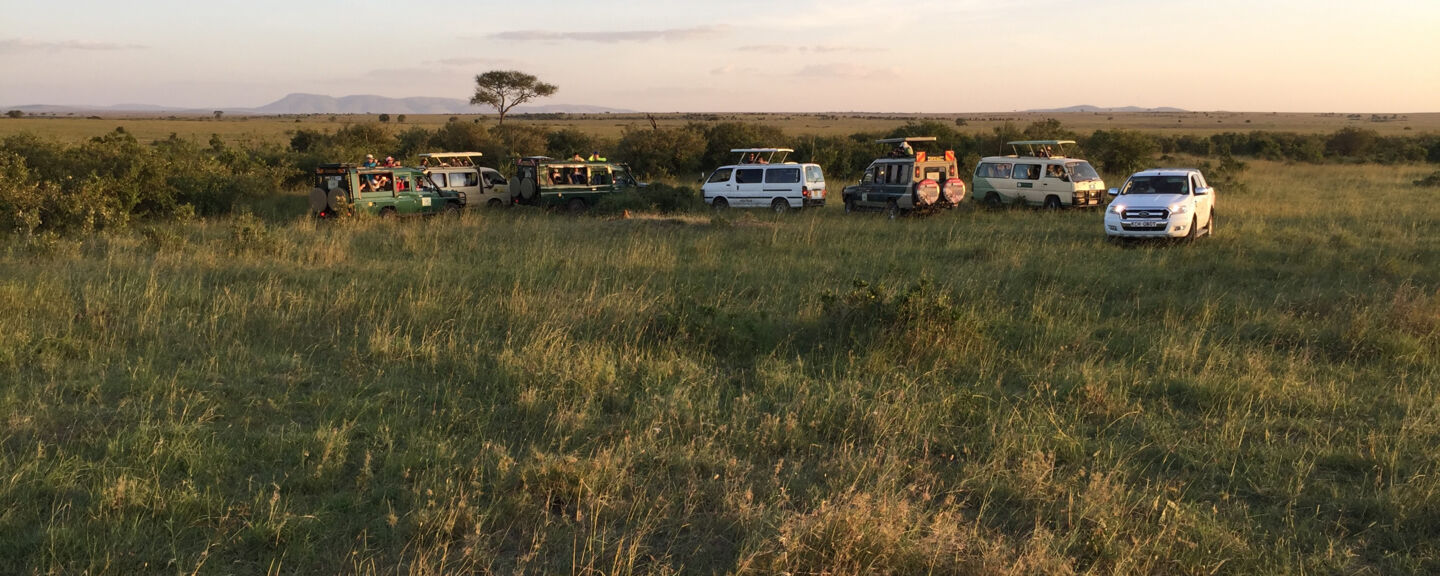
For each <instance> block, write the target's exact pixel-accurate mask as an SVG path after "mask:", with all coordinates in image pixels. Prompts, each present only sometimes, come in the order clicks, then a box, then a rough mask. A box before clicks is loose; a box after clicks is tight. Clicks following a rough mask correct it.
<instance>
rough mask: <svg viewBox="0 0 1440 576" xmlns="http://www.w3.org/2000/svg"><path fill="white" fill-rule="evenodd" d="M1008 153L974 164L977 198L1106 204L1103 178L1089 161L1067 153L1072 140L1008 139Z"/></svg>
mask: <svg viewBox="0 0 1440 576" xmlns="http://www.w3.org/2000/svg"><path fill="white" fill-rule="evenodd" d="M1008 145H1009V146H1010V149H1011V150H1012V151H1013V152H1014V153H1013V154H1011V155H1009V156H990V157H987V158H983V159H981V160H980V163H979V164H977V165H976V166H975V182H974V185H973V186H972V188H973V189H974V191H975V197H976V198H979V199H980V200H981V201H983V202H985V203H986V204H989V205H992V206H1000V205H1006V204H1025V205H1028V206H1041V207H1044V208H1061V207H1071V206H1073V207H1090V208H1098V207H1100V206H1102V205H1104V203H1105V200H1104V195H1105V182H1104V181H1103V180H1101V179H1100V174H1099V173H1098V172H1096V171H1095V167H1093V166H1091V165H1090V163H1089V162H1086V161H1084V160H1081V159H1079V158H1068V157H1066V156H1065V146H1074V145H1075V141H1074V140H1023V141H1018V142H1010V143H1008Z"/></svg>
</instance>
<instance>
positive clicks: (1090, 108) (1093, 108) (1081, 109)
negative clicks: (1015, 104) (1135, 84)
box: [1026, 104, 1187, 114]
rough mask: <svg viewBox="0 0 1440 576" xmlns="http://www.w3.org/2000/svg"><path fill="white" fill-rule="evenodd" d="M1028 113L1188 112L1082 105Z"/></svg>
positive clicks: (1172, 109) (1165, 108) (1164, 108)
mask: <svg viewBox="0 0 1440 576" xmlns="http://www.w3.org/2000/svg"><path fill="white" fill-rule="evenodd" d="M1026 112H1035V113H1041V114H1065V113H1070V112H1102V113H1109V112H1187V110H1185V109H1182V108H1171V107H1169V106H1161V107H1159V108H1141V107H1139V106H1118V107H1112V108H1102V107H1100V106H1091V105H1089V104H1081V105H1079V106H1067V107H1065V108H1046V109H1041V110H1026Z"/></svg>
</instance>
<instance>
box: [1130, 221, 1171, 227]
mask: <svg viewBox="0 0 1440 576" xmlns="http://www.w3.org/2000/svg"><path fill="white" fill-rule="evenodd" d="M1125 225H1126V226H1129V227H1131V228H1164V227H1165V223H1164V222H1126V223H1125Z"/></svg>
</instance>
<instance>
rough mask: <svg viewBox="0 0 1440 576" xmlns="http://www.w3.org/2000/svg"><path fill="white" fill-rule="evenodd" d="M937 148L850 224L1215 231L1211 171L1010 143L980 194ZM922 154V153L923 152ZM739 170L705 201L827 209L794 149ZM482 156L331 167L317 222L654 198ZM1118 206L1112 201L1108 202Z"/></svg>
mask: <svg viewBox="0 0 1440 576" xmlns="http://www.w3.org/2000/svg"><path fill="white" fill-rule="evenodd" d="M935 140H936V139H935V138H934V137H910V138H889V139H884V140H879V141H877V143H879V144H881V145H884V146H886V147H888V148H889V151H888V152H887V153H886V154H884V155H883V156H880V157H878V158H876V159H875V160H874V161H873V162H871V163H870V165H869V166H867V167H866V168H865V171H864V172H863V175H862V176H861V179H860V181H859V182H858V183H856V184H854V185H851V186H845V187H844V188H843V190H842V191H841V201H842V203H843V204H844V207H845V213H846V214H850V213H853V212H859V211H879V212H883V213H885V214H886V215H887V216H888V217H890V218H898V217H900V216H901V215H904V214H907V213H917V214H918V213H931V212H939V211H944V210H951V209H954V208H956V207H958V206H959V205H960V203H961V202H963V201H964V200H965V198H967V197H973V198H975V199H976V200H972V201H977V200H978V201H979V202H982V203H984V204H986V205H989V206H1006V205H1011V206H1021V205H1023V206H1034V207H1041V208H1046V209H1057V210H1058V209H1061V208H1096V209H1098V208H1101V207H1105V219H1104V226H1105V234H1106V236H1107V238H1109V239H1111V240H1119V239H1123V238H1177V237H1186V238H1196V237H1199V236H1203V235H1209V234H1213V233H1214V231H1215V189H1214V188H1213V187H1211V186H1210V185H1209V184H1208V183H1207V182H1206V181H1205V177H1204V175H1202V174H1201V173H1200V171H1199V170H1196V169H1193V168H1157V169H1150V170H1144V171H1141V172H1137V173H1135V174H1133V175H1131V176H1130V177H1129V178H1127V179H1126V181H1125V183H1124V184H1123V185H1122V186H1120V187H1119V188H1110V189H1108V190H1107V189H1106V188H1105V182H1104V181H1103V180H1102V179H1101V178H1100V175H1099V173H1098V172H1096V171H1095V168H1094V167H1093V166H1091V165H1090V163H1089V162H1086V161H1085V160H1083V159H1079V158H1071V157H1068V156H1066V153H1065V148H1066V147H1067V146H1069V147H1073V146H1074V145H1075V142H1074V141H1070V140H1027V141H1016V142H1010V143H1008V146H1009V147H1010V149H1011V151H1012V153H1011V154H1008V155H1002V156H989V157H986V158H982V159H981V160H980V162H979V163H978V164H977V165H976V167H975V172H974V173H973V178H972V182H973V188H974V190H973V194H970V193H968V192H969V191H968V190H967V188H966V185H965V181H964V180H962V179H961V178H960V175H959V166H958V163H957V160H956V157H955V153H954V152H953V151H950V150H944V151H931V150H927V149H925V148H929V147H931V146H933V144H934V143H935ZM917 148H919V149H917ZM731 152H732V153H734V154H738V155H739V156H738V160H737V161H736V162H734V163H731V164H727V165H724V166H721V167H719V168H716V169H715V171H713V172H711V173H710V176H709V177H708V178H706V179H705V180H704V183H703V184H702V185H701V188H700V191H701V195H702V197H703V198H704V201H705V203H706V204H707V205H710V206H711V207H713V208H714V209H716V210H728V209H732V208H736V209H741V208H768V209H770V210H773V211H775V212H777V213H784V212H788V211H790V210H805V209H812V208H819V207H823V206H825V203H826V199H827V187H826V183H825V172H824V170H823V169H822V168H821V167H820V165H819V164H814V163H796V162H789V161H787V157H788V155H789V154H791V153H793V152H794V150H792V149H789V148H737V149H734V150H731ZM481 156H482V155H481V154H480V153H479V152H445V153H430V154H421V155H420V158H421V166H419V167H365V166H358V165H354V164H325V165H321V166H320V167H319V168H317V169H316V175H315V182H316V185H315V188H314V189H313V190H311V192H310V210H311V212H312V213H313V214H314V215H316V216H319V217H332V216H337V215H340V214H343V213H354V212H363V213H369V214H374V215H378V216H380V217H382V218H383V217H392V216H403V215H416V214H438V213H446V212H449V213H459V212H460V211H462V210H464V209H466V208H475V207H489V208H500V207H505V206H510V205H516V204H519V205H531V206H548V207H563V208H565V209H568V210H570V211H571V212H583V211H584V210H586V209H588V208H590V207H593V206H595V205H596V203H598V202H599V200H600V199H601V198H603V197H604V196H605V195H607V194H613V193H617V192H624V191H627V190H634V189H637V188H640V187H643V186H645V184H643V183H640V182H638V181H637V180H636V179H635V178H634V176H633V175H632V174H631V171H630V169H629V167H628V166H626V165H625V164H624V163H619V162H610V161H606V160H599V161H588V160H583V159H579V158H578V157H577V158H574V159H569V160H564V159H555V158H550V157H546V156H529V157H525V158H520V159H518V160H516V166H515V175H514V177H513V178H510V179H507V178H506V177H505V176H504V175H502V174H501V173H500V172H499V171H498V170H495V169H493V168H488V167H484V166H481V165H480V164H479V161H480V158H481ZM1107 192H1108V196H1110V197H1111V200H1110V201H1109V202H1108V204H1107V202H1106V201H1105V195H1106V194H1107Z"/></svg>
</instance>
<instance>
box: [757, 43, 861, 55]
mask: <svg viewBox="0 0 1440 576" xmlns="http://www.w3.org/2000/svg"><path fill="white" fill-rule="evenodd" d="M736 50H739V51H741V52H767V53H771V54H788V53H790V52H798V53H800V54H836V53H842V52H844V53H851V54H860V53H875V52H884V51H885V50H886V48H877V47H871V46H827V45H824V44H817V45H814V46H788V45H783V44H753V45H750V46H741V47H739V48H736Z"/></svg>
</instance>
